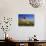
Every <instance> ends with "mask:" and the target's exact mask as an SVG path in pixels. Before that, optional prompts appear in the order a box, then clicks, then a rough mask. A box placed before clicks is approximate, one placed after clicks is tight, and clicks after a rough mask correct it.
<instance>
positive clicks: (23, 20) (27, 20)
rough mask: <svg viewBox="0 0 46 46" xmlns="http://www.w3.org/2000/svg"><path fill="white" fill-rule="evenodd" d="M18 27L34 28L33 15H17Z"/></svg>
mask: <svg viewBox="0 0 46 46" xmlns="http://www.w3.org/2000/svg"><path fill="white" fill-rule="evenodd" d="M18 26H34V14H18Z"/></svg>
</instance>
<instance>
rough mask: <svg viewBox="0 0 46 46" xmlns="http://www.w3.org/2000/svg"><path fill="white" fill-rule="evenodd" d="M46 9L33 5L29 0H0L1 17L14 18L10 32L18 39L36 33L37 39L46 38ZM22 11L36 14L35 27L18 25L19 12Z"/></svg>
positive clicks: (24, 38)
mask: <svg viewBox="0 0 46 46" xmlns="http://www.w3.org/2000/svg"><path fill="white" fill-rule="evenodd" d="M45 11H46V10H45V7H39V8H33V7H31V6H30V4H29V1H28V0H0V17H4V16H6V17H12V18H13V22H12V26H11V29H10V31H8V34H9V36H10V37H12V38H13V39H16V40H27V39H29V37H32V36H33V35H34V34H36V35H37V39H39V40H45V36H44V35H45V34H44V33H45V25H44V24H45V14H46V13H45ZM22 13H27V14H34V16H35V26H34V27H19V26H18V14H22ZM1 33H2V31H1V32H0V34H1ZM3 34H4V33H3ZM1 35H2V34H1ZM2 38H3V39H4V37H2V36H0V39H2Z"/></svg>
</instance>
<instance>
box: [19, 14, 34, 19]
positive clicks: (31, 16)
mask: <svg viewBox="0 0 46 46" xmlns="http://www.w3.org/2000/svg"><path fill="white" fill-rule="evenodd" d="M18 17H19V19H26V18H27V19H34V15H33V14H19V16H18Z"/></svg>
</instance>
